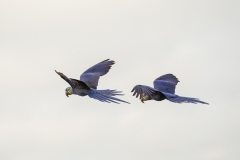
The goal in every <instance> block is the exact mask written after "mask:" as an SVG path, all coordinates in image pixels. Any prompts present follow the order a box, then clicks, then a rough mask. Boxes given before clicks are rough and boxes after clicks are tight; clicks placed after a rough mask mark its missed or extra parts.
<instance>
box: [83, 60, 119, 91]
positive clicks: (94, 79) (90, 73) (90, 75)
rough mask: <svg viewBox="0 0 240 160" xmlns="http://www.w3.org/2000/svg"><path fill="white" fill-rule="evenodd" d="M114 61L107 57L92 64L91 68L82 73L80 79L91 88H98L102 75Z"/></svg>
mask: <svg viewBox="0 0 240 160" xmlns="http://www.w3.org/2000/svg"><path fill="white" fill-rule="evenodd" d="M114 63H115V62H114V61H110V60H109V59H106V60H104V61H102V62H100V63H98V64H96V65H94V66H92V67H91V68H89V69H87V70H86V71H85V72H83V73H82V75H81V76H80V81H83V82H84V83H86V84H87V85H88V87H90V88H94V89H97V86H98V80H99V78H100V76H103V75H105V74H107V73H108V71H109V70H110V69H111V67H112V65H113V64H114Z"/></svg>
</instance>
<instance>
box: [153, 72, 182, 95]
mask: <svg viewBox="0 0 240 160" xmlns="http://www.w3.org/2000/svg"><path fill="white" fill-rule="evenodd" d="M178 82H179V81H178V79H177V77H175V76H174V75H172V74H165V75H163V76H160V77H158V78H157V79H155V80H154V82H153V85H154V88H155V89H157V90H159V91H161V92H167V93H173V94H174V93H175V88H176V85H177V83H178Z"/></svg>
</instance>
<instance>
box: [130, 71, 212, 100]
mask: <svg viewBox="0 0 240 160" xmlns="http://www.w3.org/2000/svg"><path fill="white" fill-rule="evenodd" d="M178 82H179V81H178V79H177V78H176V77H175V76H174V75H172V74H165V75H163V76H160V77H158V78H157V79H155V80H154V82H153V85H154V88H152V87H149V86H145V85H136V86H135V87H134V88H133V89H132V92H133V96H135V95H136V98H138V96H140V99H141V101H142V102H144V101H147V100H156V101H162V100H164V99H167V100H169V101H171V102H174V103H202V104H208V103H206V102H203V101H200V100H198V99H197V98H190V97H181V96H178V95H176V94H175V88H176V85H177V83H178Z"/></svg>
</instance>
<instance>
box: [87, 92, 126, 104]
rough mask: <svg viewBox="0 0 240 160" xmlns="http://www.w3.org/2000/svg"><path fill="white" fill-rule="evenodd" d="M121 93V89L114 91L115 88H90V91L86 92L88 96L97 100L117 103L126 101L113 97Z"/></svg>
mask: <svg viewBox="0 0 240 160" xmlns="http://www.w3.org/2000/svg"><path fill="white" fill-rule="evenodd" d="M119 93H121V91H116V90H109V89H108V90H95V89H91V91H90V92H89V93H88V96H89V97H90V98H94V99H96V100H99V101H101V102H107V103H111V102H112V103H117V104H119V102H124V103H128V104H130V103H129V102H126V101H124V100H121V99H118V98H115V97H114V96H116V95H123V94H119Z"/></svg>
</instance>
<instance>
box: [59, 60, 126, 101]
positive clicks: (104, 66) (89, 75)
mask: <svg viewBox="0 0 240 160" xmlns="http://www.w3.org/2000/svg"><path fill="white" fill-rule="evenodd" d="M114 63H115V62H114V61H112V60H109V59H106V60H104V61H102V62H99V63H98V64H96V65H94V66H92V67H90V68H89V69H87V70H86V71H85V72H83V73H82V75H80V80H77V79H72V78H68V77H67V76H65V75H64V74H63V73H61V72H57V71H56V70H55V72H56V73H57V74H58V75H59V76H60V77H61V78H62V79H64V80H65V81H66V82H68V83H69V85H70V87H67V88H66V90H65V94H66V96H67V97H68V96H69V95H72V94H75V95H79V96H86V95H88V96H89V97H90V98H94V99H96V100H99V101H101V102H107V103H111V102H113V103H119V102H124V103H129V102H126V101H124V100H121V99H118V98H116V97H114V96H117V95H123V94H121V91H116V90H109V89H106V90H97V86H98V80H99V78H100V76H103V75H105V74H107V73H108V71H109V70H110V69H111V67H112V65H113V64H114Z"/></svg>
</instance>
